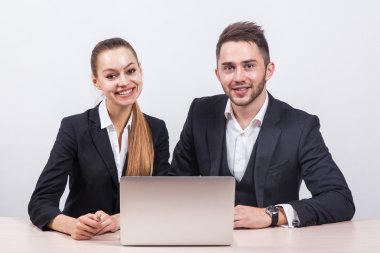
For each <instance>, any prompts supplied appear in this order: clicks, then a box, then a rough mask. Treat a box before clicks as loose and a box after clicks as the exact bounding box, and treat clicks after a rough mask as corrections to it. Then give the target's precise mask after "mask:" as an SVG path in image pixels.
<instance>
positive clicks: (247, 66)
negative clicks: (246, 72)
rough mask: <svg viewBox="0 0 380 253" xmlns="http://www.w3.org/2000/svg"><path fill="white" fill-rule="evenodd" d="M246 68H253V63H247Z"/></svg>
mask: <svg viewBox="0 0 380 253" xmlns="http://www.w3.org/2000/svg"><path fill="white" fill-rule="evenodd" d="M245 68H246V69H251V68H253V64H246V65H245Z"/></svg>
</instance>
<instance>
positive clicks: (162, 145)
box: [153, 120, 170, 176]
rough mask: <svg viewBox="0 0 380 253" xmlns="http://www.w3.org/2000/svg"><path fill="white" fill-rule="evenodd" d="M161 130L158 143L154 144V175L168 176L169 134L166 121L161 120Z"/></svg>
mask: <svg viewBox="0 0 380 253" xmlns="http://www.w3.org/2000/svg"><path fill="white" fill-rule="evenodd" d="M160 123H161V124H160V131H159V135H158V140H157V143H156V144H155V146H154V170H153V171H154V173H153V174H154V175H155V176H167V175H168V172H169V168H170V164H169V157H170V152H169V134H168V129H167V128H166V125H165V122H164V121H163V120H160Z"/></svg>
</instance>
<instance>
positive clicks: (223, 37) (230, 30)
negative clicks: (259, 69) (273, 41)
mask: <svg viewBox="0 0 380 253" xmlns="http://www.w3.org/2000/svg"><path fill="white" fill-rule="evenodd" d="M229 41H235V42H238V41H246V42H252V43H255V44H256V45H257V47H258V48H259V50H260V52H261V54H262V56H263V58H264V63H265V66H267V65H268V64H269V62H270V57H269V47H268V43H267V40H266V39H265V36H264V30H263V29H262V28H261V26H258V25H256V23H254V22H236V23H233V24H230V25H229V26H227V27H226V28H225V29H224V30H223V32H222V34H220V36H219V40H218V43H217V44H216V60H217V61H218V60H219V55H220V49H221V47H222V45H223V44H224V43H226V42H229Z"/></svg>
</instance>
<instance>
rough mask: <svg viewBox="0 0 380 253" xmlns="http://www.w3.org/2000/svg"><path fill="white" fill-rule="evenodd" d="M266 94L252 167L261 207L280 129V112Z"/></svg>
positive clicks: (271, 98)
mask: <svg viewBox="0 0 380 253" xmlns="http://www.w3.org/2000/svg"><path fill="white" fill-rule="evenodd" d="M268 95H269V104H268V108H267V111H266V113H265V117H264V120H263V124H262V126H261V130H260V134H259V137H258V139H257V153H256V161H255V168H254V180H255V191H256V199H257V205H258V207H263V204H264V186H265V185H264V184H265V178H266V174H267V170H268V168H269V164H270V161H271V157H272V154H273V152H274V149H275V147H276V145H277V141H278V139H279V137H280V135H281V129H280V128H279V127H278V126H277V122H278V121H279V120H280V112H279V110H278V108H276V101H275V99H274V98H273V97H272V96H271V95H270V94H269V93H268Z"/></svg>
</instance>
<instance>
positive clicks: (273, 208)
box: [267, 206, 278, 214]
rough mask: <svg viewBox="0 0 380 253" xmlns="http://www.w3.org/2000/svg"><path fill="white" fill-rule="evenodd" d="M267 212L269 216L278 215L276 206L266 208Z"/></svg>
mask: <svg viewBox="0 0 380 253" xmlns="http://www.w3.org/2000/svg"><path fill="white" fill-rule="evenodd" d="M267 211H268V212H269V213H271V214H273V213H278V207H277V206H268V207H267Z"/></svg>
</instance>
